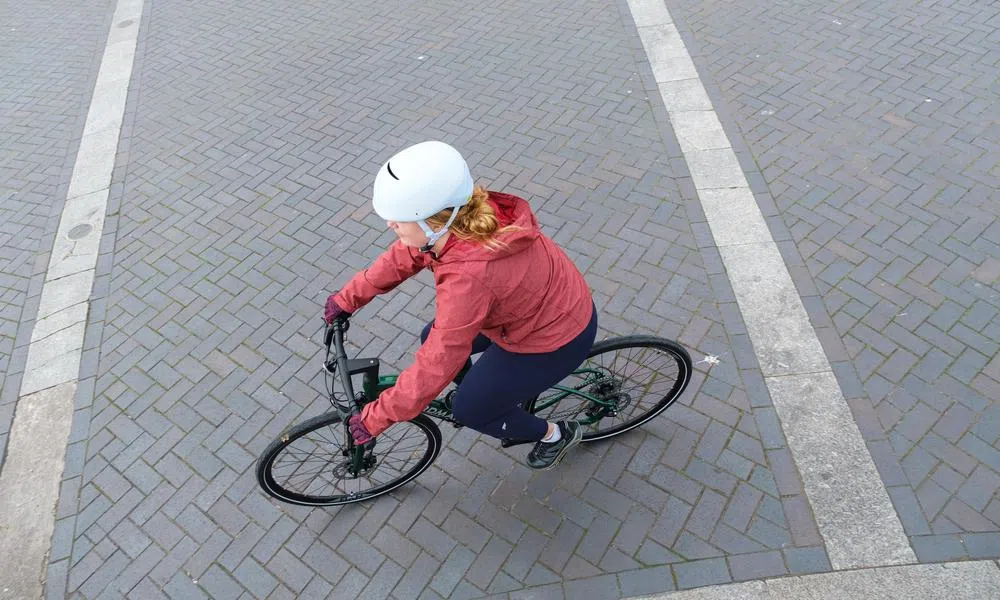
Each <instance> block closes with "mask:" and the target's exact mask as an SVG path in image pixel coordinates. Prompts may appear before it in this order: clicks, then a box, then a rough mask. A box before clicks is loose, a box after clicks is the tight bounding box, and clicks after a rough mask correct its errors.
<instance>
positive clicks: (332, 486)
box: [259, 417, 437, 504]
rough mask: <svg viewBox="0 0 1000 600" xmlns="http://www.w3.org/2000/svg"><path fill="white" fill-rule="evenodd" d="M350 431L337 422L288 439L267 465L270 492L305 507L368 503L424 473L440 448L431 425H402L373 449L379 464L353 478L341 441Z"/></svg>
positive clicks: (397, 426) (382, 437) (372, 454)
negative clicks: (373, 498) (372, 498)
mask: <svg viewBox="0 0 1000 600" xmlns="http://www.w3.org/2000/svg"><path fill="white" fill-rule="evenodd" d="M334 418H336V417H334ZM344 433H345V432H344V429H343V424H342V422H341V421H339V419H337V421H336V422H333V423H327V424H325V425H321V426H318V427H316V428H314V429H308V430H306V431H304V432H303V433H300V434H297V435H295V436H293V437H292V439H288V440H286V441H285V442H284V444H283V445H282V446H281V447H279V448H278V449H277V450H276V453H275V454H273V455H271V456H272V458H271V460H270V461H269V463H267V464H266V467H267V475H268V476H269V477H270V479H269V481H270V483H268V484H267V485H265V490H267V491H269V492H270V493H272V494H273V495H275V496H277V497H279V498H281V499H284V500H289V501H292V502H298V503H302V504H331V503H332V504H336V503H343V502H351V501H356V500H358V499H364V498H366V497H368V496H369V495H372V494H378V493H382V491H380V490H385V489H392V487H395V486H396V485H398V483H397V482H399V481H407V480H409V479H410V478H412V477H413V475H414V474H415V473H418V472H420V471H422V470H423V469H424V468H426V466H427V465H428V464H429V461H430V460H431V458H432V455H431V454H429V452H430V451H431V449H432V448H433V447H436V446H437V442H434V445H433V446H432V445H431V442H432V438H431V433H430V430H428V429H427V425H417V424H415V423H413V422H406V423H400V424H397V425H395V426H393V427H392V428H391V429H389V430H388V431H386V432H385V433H383V434H382V435H380V436H379V437H378V438H377V439H376V442H375V446H374V448H373V450H372V451H371V456H373V457H374V461H375V462H374V465H373V466H371V467H369V468H368V469H363V470H362V471H361V473H359V474H358V475H357V476H352V475H350V473H349V468H348V467H349V465H350V463H351V458H350V456H348V453H347V452H345V451H344V450H345V448H346V442H343V441H340V440H341V438H343V436H344ZM259 476H260V475H259ZM275 487H276V488H277V489H274V488H275Z"/></svg>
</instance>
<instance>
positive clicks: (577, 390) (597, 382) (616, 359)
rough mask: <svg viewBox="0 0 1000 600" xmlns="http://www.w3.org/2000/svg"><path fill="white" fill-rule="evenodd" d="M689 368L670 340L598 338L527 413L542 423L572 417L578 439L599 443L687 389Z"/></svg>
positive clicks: (654, 412)
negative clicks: (580, 431) (579, 434)
mask: <svg viewBox="0 0 1000 600" xmlns="http://www.w3.org/2000/svg"><path fill="white" fill-rule="evenodd" d="M691 369H692V367H691V356H690V355H689V354H688V353H687V350H685V349H684V348H683V347H681V346H680V345H679V344H677V343H676V342H673V341H671V340H667V339H664V338H657V337H651V336H640V335H634V336H626V337H620V338H613V339H610V340H603V341H600V342H598V343H596V344H594V347H593V349H591V351H590V356H589V357H588V358H587V360H586V361H585V362H584V363H583V364H582V365H580V367H579V368H578V369H576V370H575V371H574V372H573V373H572V374H571V375H569V376H567V377H566V378H565V379H563V381H561V382H560V383H559V386H560V388H561V389H558V388H552V389H549V390H547V391H546V392H545V393H544V394H542V395H541V396H539V397H538V398H537V399H535V401H534V402H533V403H532V405H531V409H532V412H534V413H535V414H537V415H538V416H540V417H542V418H544V419H546V420H548V421H558V420H561V419H575V420H577V421H579V422H580V424H581V425H582V426H583V432H584V433H583V439H584V441H592V440H601V439H605V438H609V437H611V436H615V435H618V434H620V433H625V432H626V431H630V430H632V429H635V428H636V427H639V426H640V425H642V424H643V423H645V422H647V421H649V420H650V419H652V418H653V417H655V416H656V415H658V414H660V413H662V412H663V411H665V410H666V409H667V408H669V407H670V405H671V404H673V403H674V401H676V400H677V398H678V397H680V395H681V394H682V393H683V392H684V388H686V387H687V384H688V381H690V379H691ZM584 394H586V396H585V395H584ZM587 396H590V398H588V397H587ZM591 398H592V399H591Z"/></svg>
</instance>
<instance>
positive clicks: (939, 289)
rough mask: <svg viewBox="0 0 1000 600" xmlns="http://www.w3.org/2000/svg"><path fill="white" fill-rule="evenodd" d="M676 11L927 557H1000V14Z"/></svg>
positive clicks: (850, 7) (962, 2) (702, 6)
mask: <svg viewBox="0 0 1000 600" xmlns="http://www.w3.org/2000/svg"><path fill="white" fill-rule="evenodd" d="M668 4H669V8H670V9H671V11H672V13H673V14H674V17H675V18H676V19H678V21H679V22H680V23H681V30H682V32H684V33H685V35H687V36H688V38H689V40H690V43H691V45H692V46H693V47H694V48H695V51H696V52H697V56H696V63H697V64H698V67H699V69H700V70H701V72H702V74H703V76H708V77H709V78H710V79H711V80H712V81H715V82H717V83H718V88H719V91H720V92H721V98H722V99H724V102H725V104H726V105H727V106H728V107H729V109H730V110H731V111H732V121H731V122H732V123H734V124H735V125H736V128H737V129H738V132H739V134H740V135H742V136H743V137H744V138H745V139H746V143H747V145H748V146H749V150H750V153H751V154H752V157H753V159H754V160H755V161H756V163H757V165H758V166H759V168H760V170H761V172H762V173H763V177H764V182H765V183H766V186H767V189H769V190H770V193H771V194H772V195H773V200H774V206H773V207H770V210H771V212H772V213H774V214H780V215H781V218H782V221H783V223H784V225H785V226H787V231H788V232H789V234H790V236H791V238H792V239H793V240H794V242H795V248H796V249H797V251H798V252H797V256H795V257H788V258H789V259H790V260H793V261H795V260H797V261H798V262H797V264H793V267H792V268H793V273H797V275H798V278H797V279H798V284H799V290H800V292H801V293H802V294H803V295H804V296H808V298H807V299H806V300H807V306H808V307H809V308H810V309H811V316H812V318H813V321H814V324H816V325H817V326H818V328H819V331H820V334H821V338H822V339H823V342H824V345H825V346H826V349H827V353H828V354H829V356H830V358H831V360H832V361H833V363H834V368H835V369H836V371H837V374H838V376H839V378H840V383H841V386H842V387H843V389H844V392H845V393H846V394H847V397H848V398H850V402H851V403H852V407H853V409H854V412H855V416H856V418H857V420H858V423H859V425H860V426H861V429H862V432H863V433H864V435H865V436H866V438H867V441H868V444H869V448H870V449H871V451H872V454H873V456H874V457H875V459H876V462H877V464H878V466H879V469H880V471H881V473H882V476H883V478H884V480H885V483H886V485H887V486H889V492H890V495H891V497H892V499H893V502H894V504H895V506H896V509H897V510H898V512H899V515H900V517H901V519H902V522H903V526H904V527H905V529H906V532H907V533H908V534H909V535H910V536H911V541H912V543H913V545H914V548H915V550H916V552H917V554H918V556H919V557H920V558H921V559H922V560H925V561H934V560H946V559H955V558H963V557H972V558H983V557H997V556H1000V358H998V340H1000V245H998V244H1000V222H998V214H1000V192H998V190H1000V177H998V175H1000V171H998V164H1000V163H998V156H1000V152H998V145H997V140H998V139H1000V138H998V133H1000V129H998V121H997V118H996V115H997V105H996V91H997V89H996V82H997V65H998V60H1000V50H998V48H1000V46H998V42H1000V35H998V33H997V32H998V25H1000V7H998V6H997V5H996V4H995V3H989V2H976V1H974V0H959V1H953V2H943V3H942V2H924V1H920V2H910V3H888V4H887V3H884V2H872V1H853V2H848V3H840V4H837V5H830V4H829V3H822V2H806V3H801V2H796V3H790V2H749V3H739V4H738V5H733V4H732V3H722V2H707V3H690V2H669V3H668ZM791 254H796V253H794V252H793V253H791ZM799 257H801V258H799ZM803 261H804V262H803ZM813 297H815V298H813ZM820 299H821V301H820ZM840 340H843V343H841V341H840Z"/></svg>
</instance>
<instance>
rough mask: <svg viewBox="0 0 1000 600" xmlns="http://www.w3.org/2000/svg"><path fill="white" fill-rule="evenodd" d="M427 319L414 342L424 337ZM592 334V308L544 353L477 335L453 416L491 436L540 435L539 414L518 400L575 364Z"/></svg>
mask: <svg viewBox="0 0 1000 600" xmlns="http://www.w3.org/2000/svg"><path fill="white" fill-rule="evenodd" d="M433 324H434V322H433V321H431V322H430V323H428V324H427V326H426V327H424V331H423V333H422V334H421V335H420V341H421V342H423V341H424V340H426V339H427V335H428V334H429V332H430V329H431V325H433ZM596 337H597V310H596V309H594V313H593V316H591V317H590V323H589V324H588V325H587V327H586V329H584V330H583V332H581V333H580V335H578V336H576V337H575V338H574V339H573V340H571V341H570V342H569V343H568V344H566V345H565V346H563V347H561V348H559V349H558V350H554V351H552V352H546V353H544V354H517V353H514V352H508V351H507V350H504V349H503V348H501V347H500V346H497V345H495V344H493V343H492V342H490V340H489V339H488V338H487V337H486V336H484V335H481V334H480V335H479V336H478V337H476V340H475V341H474V342H473V344H472V353H473V354H479V353H482V356H481V357H479V360H477V361H476V363H475V364H474V365H473V366H472V369H470V370H469V372H468V373H466V374H465V378H464V379H463V380H462V382H461V383H460V384H459V386H458V389H457V390H456V391H455V395H454V396H453V397H452V411H453V412H454V414H455V419H456V420H457V421H458V422H459V423H461V424H462V425H465V426H466V427H469V428H470V429H475V430H476V431H478V432H480V433H485V434H486V435H490V436H493V437H495V438H509V439H514V440H540V439H542V438H543V437H545V434H546V433H547V431H548V424H547V423H546V421H545V420H544V419H540V418H538V417H536V416H534V415H531V414H528V413H527V412H526V411H525V410H524V403H525V402H527V401H528V400H531V399H532V398H534V397H535V396H537V395H539V394H541V393H542V392H544V391H545V390H546V389H548V388H550V387H552V386H553V385H555V384H557V383H559V382H560V381H562V379H563V378H564V377H566V376H567V375H569V374H570V373H571V372H573V370H574V369H576V368H577V367H579V366H580V365H581V364H582V363H583V361H584V359H586V358H587V354H588V353H589V352H590V348H591V346H593V345H594V339H595V338H596Z"/></svg>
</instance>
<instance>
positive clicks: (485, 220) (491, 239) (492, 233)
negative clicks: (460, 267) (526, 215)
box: [427, 185, 520, 250]
mask: <svg viewBox="0 0 1000 600" xmlns="http://www.w3.org/2000/svg"><path fill="white" fill-rule="evenodd" d="M489 197H490V194H489V192H487V191H486V190H485V189H484V188H482V187H480V186H478V185H477V186H476V187H475V189H473V190H472V199H471V200H469V203H468V204H466V205H465V206H463V207H462V208H460V209H458V216H456V217H455V221H454V222H453V223H452V224H451V227H449V228H448V230H449V231H451V233H452V235H454V236H455V237H457V238H458V239H460V240H465V241H473V242H478V243H480V244H482V245H484V246H486V247H487V248H490V249H491V250H496V249H498V248H502V247H504V246H506V244H504V243H503V242H502V241H500V240H499V239H498V238H497V236H498V235H500V234H502V233H505V232H508V231H515V230H518V229H520V227H517V226H514V225H508V226H507V227H500V221H499V220H497V215H496V211H494V210H493V207H492V206H491V205H490V203H489V202H487V200H489ZM451 211H452V209H450V208H446V209H444V210H442V211H441V212H439V213H437V214H436V215H434V216H432V217H428V218H427V224H428V225H430V226H431V227H432V228H434V229H435V230H436V229H438V228H440V227H444V225H445V224H446V223H447V222H448V219H449V218H450V217H451Z"/></svg>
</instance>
